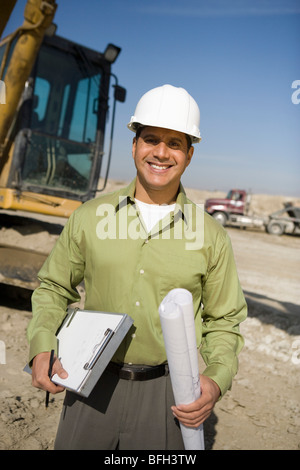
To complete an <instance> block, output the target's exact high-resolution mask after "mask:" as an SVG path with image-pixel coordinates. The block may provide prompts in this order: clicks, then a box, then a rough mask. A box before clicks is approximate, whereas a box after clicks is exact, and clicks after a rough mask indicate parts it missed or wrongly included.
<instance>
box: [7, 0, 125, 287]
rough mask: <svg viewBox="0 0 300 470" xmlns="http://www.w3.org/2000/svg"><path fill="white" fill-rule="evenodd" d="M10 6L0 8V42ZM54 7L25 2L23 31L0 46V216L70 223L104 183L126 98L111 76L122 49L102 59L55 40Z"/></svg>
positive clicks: (45, 0) (49, 0)
mask: <svg viewBox="0 0 300 470" xmlns="http://www.w3.org/2000/svg"><path fill="white" fill-rule="evenodd" d="M15 4H16V1H15V0H2V2H1V6H0V9H1V14H0V36H1V35H2V33H3V31H4V28H5V26H6V23H7V21H8V19H9V17H10V15H11V12H12V11H13V8H14V6H15ZM56 9H57V3H56V2H55V0H28V1H27V3H26V6H25V11H24V23H23V25H22V26H21V27H20V28H18V29H17V30H16V31H15V32H13V33H12V34H10V35H9V36H7V37H6V38H4V39H3V40H2V41H1V42H0V62H1V67H0V212H1V209H2V210H9V211H12V210H13V211H26V212H27V213H31V214H44V215H50V216H58V217H69V216H70V214H71V213H72V212H73V211H74V210H75V209H76V208H77V207H78V206H79V205H81V204H82V203H83V202H85V201H86V200H88V199H91V198H93V197H95V195H96V192H97V191H99V190H100V191H101V190H103V189H104V187H105V185H106V181H107V177H108V172H109V166H110V159H111V148H112V140H113V127H114V124H113V123H114V117H115V106H116V101H121V102H124V101H125V96H126V90H125V89H124V88H123V87H121V86H119V85H118V79H117V77H116V76H115V75H114V74H113V73H112V72H111V66H112V64H113V63H114V61H115V60H116V58H117V56H118V54H119V53H120V51H121V49H120V48H119V47H117V46H114V45H113V44H108V46H107V48H106V50H105V51H104V52H103V53H101V52H98V51H95V50H92V49H89V48H87V47H84V46H82V45H80V44H77V43H74V42H72V41H70V40H67V39H65V38H63V37H60V36H58V35H56V34H55V32H56V25H55V24H54V23H53V19H54V16H55V11H56ZM112 78H113V79H114V84H113V85H111V79H112ZM111 86H113V87H114V93H113V111H112V119H111V134H110V143H109V152H108V157H107V168H106V174H105V177H104V178H103V180H104V183H103V187H102V188H99V187H98V184H99V179H100V175H101V167H102V160H103V155H104V136H105V128H106V122H107V115H108V110H109V95H110V87H111ZM2 248H3V250H2V251H1V247H0V257H1V263H0V265H1V268H0V274H1V273H2V278H3V279H5V278H7V279H9V278H13V277H14V276H13V275H9V276H6V275H5V273H4V274H3V270H4V271H5V265H6V264H7V265H9V263H10V262H9V256H10V255H7V251H6V252H5V251H4V247H2ZM4 258H5V259H7V263H6V262H5V261H4ZM38 264H39V263H38ZM3 265H4V266H3ZM0 282H1V279H0ZM3 282H5V281H3ZM7 282H9V280H8V281H7ZM13 283H14V282H13Z"/></svg>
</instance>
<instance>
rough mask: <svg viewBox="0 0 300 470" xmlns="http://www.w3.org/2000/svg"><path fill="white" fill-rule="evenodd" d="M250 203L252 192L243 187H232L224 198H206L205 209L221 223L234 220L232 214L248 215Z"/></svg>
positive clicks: (224, 223)
mask: <svg viewBox="0 0 300 470" xmlns="http://www.w3.org/2000/svg"><path fill="white" fill-rule="evenodd" d="M249 205H250V194H247V193H246V191H244V190H243V189H231V190H230V191H229V192H228V194H227V196H226V197H225V198H224V199H220V198H214V199H206V201H205V206H204V207H205V210H206V212H208V213H209V214H210V215H212V216H213V217H214V218H215V219H216V220H217V221H218V222H219V223H220V224H222V225H223V226H225V225H226V224H228V223H230V222H233V221H234V220H233V218H232V216H234V215H246V214H247V212H248V209H249Z"/></svg>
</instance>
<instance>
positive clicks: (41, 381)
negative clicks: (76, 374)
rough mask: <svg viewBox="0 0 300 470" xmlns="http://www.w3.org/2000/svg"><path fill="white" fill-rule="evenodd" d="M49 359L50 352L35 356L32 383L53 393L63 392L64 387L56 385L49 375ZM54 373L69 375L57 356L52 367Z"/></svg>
mask: <svg viewBox="0 0 300 470" xmlns="http://www.w3.org/2000/svg"><path fill="white" fill-rule="evenodd" d="M49 360H50V352H43V353H40V354H38V355H37V356H35V358H34V360H33V364H32V385H33V386H34V387H36V388H40V389H42V390H45V391H48V392H50V393H53V394H55V393H59V392H62V391H63V390H64V387H62V386H60V385H55V384H54V383H53V382H51V380H50V378H49V377H48V371H49ZM54 374H58V375H59V376H60V377H61V378H66V377H67V376H68V374H67V372H66V371H65V370H64V369H63V367H62V366H61V363H60V361H59V360H58V359H57V358H55V361H54V363H53V368H52V375H54Z"/></svg>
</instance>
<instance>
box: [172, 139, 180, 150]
mask: <svg viewBox="0 0 300 470" xmlns="http://www.w3.org/2000/svg"><path fill="white" fill-rule="evenodd" d="M181 146H182V145H181V142H179V141H178V140H171V141H170V142H169V147H171V148H172V149H180V148H181Z"/></svg>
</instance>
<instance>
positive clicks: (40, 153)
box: [19, 45, 106, 196]
mask: <svg viewBox="0 0 300 470" xmlns="http://www.w3.org/2000/svg"><path fill="white" fill-rule="evenodd" d="M102 78H103V74H102V68H101V67H100V65H99V64H95V63H93V62H91V63H89V67H86V66H85V64H84V62H83V61H82V59H81V58H80V56H78V54H76V53H74V54H72V53H70V52H66V51H64V50H60V49H59V48H55V47H51V46H48V45H43V46H42V47H41V50H40V52H39V56H38V60H37V63H36V66H35V69H34V71H33V81H32V94H31V96H30V97H29V98H30V103H31V111H30V113H28V112H27V114H29V118H28V120H27V122H26V119H25V122H24V119H23V120H22V123H23V124H22V125H23V129H22V135H23V136H24V133H25V134H26V133H27V134H26V136H27V138H26V145H25V151H24V155H23V157H22V159H21V166H20V170H19V174H20V176H21V178H20V179H21V182H22V188H24V189H29V190H30V188H31V187H32V186H39V187H41V188H44V192H47V189H48V190H57V191H63V192H72V193H75V194H76V193H77V194H78V195H79V196H80V195H82V194H85V193H87V192H88V190H89V186H90V180H91V177H92V174H91V173H92V171H93V158H94V154H95V149H96V140H97V132H98V131H99V110H100V108H101V106H100V105H99V102H100V96H101V85H102ZM102 109H103V105H102ZM105 109H106V108H105ZM20 138H21V137H20ZM21 147H22V146H19V148H21ZM23 147H24V146H23Z"/></svg>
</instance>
